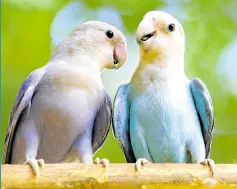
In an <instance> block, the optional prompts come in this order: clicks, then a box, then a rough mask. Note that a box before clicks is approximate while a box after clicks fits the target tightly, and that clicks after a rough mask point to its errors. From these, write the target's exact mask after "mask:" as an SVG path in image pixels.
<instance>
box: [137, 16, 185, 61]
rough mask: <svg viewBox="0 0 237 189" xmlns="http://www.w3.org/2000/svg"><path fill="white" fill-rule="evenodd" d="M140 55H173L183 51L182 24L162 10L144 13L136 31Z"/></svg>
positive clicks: (183, 36)
mask: <svg viewBox="0 0 237 189" xmlns="http://www.w3.org/2000/svg"><path fill="white" fill-rule="evenodd" d="M136 38H137V43H138V45H139V47H140V52H141V54H142V55H144V54H149V57H152V56H154V57H155V56H156V55H157V56H163V57H168V56H174V55H175V54H177V55H180V54H183V53H184V49H185V35H184V30H183V27H182V25H181V24H180V23H179V21H178V20H176V19H175V18H174V17H173V16H171V15H170V14H168V13H165V12H162V11H150V12H148V13H146V14H145V15H144V17H143V19H142V21H141V22H140V24H139V26H138V28H137V32H136Z"/></svg>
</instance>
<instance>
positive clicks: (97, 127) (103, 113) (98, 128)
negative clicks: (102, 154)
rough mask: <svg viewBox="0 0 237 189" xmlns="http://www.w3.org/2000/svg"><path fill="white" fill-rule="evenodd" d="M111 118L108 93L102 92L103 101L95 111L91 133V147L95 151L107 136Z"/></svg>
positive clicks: (110, 104) (110, 103)
mask: <svg viewBox="0 0 237 189" xmlns="http://www.w3.org/2000/svg"><path fill="white" fill-rule="evenodd" d="M111 120H112V102H111V98H110V96H109V94H108V93H107V92H106V91H105V92H104V101H103V102H102V103H101V105H100V109H99V111H98V112H97V115H96V118H95V121H94V126H93V133H92V148H93V153H95V152H96V151H97V150H98V149H99V148H100V147H101V146H102V145H103V143H104V141H105V139H106V137H107V136H108V133H109V129H110V125H111Z"/></svg>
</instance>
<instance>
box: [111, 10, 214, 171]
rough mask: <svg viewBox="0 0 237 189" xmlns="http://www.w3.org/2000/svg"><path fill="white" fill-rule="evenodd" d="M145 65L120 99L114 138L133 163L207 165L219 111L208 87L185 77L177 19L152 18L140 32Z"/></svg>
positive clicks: (148, 15) (148, 16) (121, 90)
mask: <svg viewBox="0 0 237 189" xmlns="http://www.w3.org/2000/svg"><path fill="white" fill-rule="evenodd" d="M136 40H137V43H138V45H139V49H140V61H139V65H138V67H137V69H136V70H135V72H134V74H133V76H132V78H131V80H130V82H129V83H128V84H124V85H121V86H120V87H119V89H118V91H117V93H116V97H115V100H114V111H113V132H114V135H115V137H116V139H117V140H118V141H119V143H120V146H121V148H122V150H123V152H124V155H125V157H126V160H127V162H129V163H135V162H136V168H137V170H138V171H139V170H140V168H141V166H142V165H144V164H146V163H149V162H154V163H202V164H204V165H206V166H209V168H210V170H211V172H212V174H213V171H214V168H215V164H214V161H213V160H212V159H209V156H210V151H211V143H212V139H213V131H214V109H213V103H212V99H211V96H210V94H209V91H208V89H207V87H206V86H205V84H204V83H203V82H202V81H201V80H200V79H198V78H195V79H192V80H190V79H188V78H187V76H186V75H185V72H184V52H185V34H184V30H183V27H182V25H181V24H180V23H179V21H178V20H176V19H175V18H174V17H173V16H171V15H170V14H168V13H165V12H162V11H150V12H148V13H146V14H145V15H144V17H143V19H142V21H141V22H140V24H139V26H138V28H137V31H136Z"/></svg>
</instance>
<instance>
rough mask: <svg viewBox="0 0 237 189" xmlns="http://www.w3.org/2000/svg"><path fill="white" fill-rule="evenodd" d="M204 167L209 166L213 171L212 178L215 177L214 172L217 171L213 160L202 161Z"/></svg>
mask: <svg viewBox="0 0 237 189" xmlns="http://www.w3.org/2000/svg"><path fill="white" fill-rule="evenodd" d="M201 164H202V165H205V166H208V167H209V168H210V170H211V173H212V177H213V176H214V171H215V167H216V166H215V162H214V161H213V160H212V159H204V160H203V161H201Z"/></svg>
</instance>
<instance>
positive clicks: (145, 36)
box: [136, 18, 156, 44]
mask: <svg viewBox="0 0 237 189" xmlns="http://www.w3.org/2000/svg"><path fill="white" fill-rule="evenodd" d="M155 34H156V27H155V23H154V21H153V20H152V19H151V18H144V19H143V20H142V21H141V22H140V24H139V26H138V28H137V31H136V38H137V43H138V44H141V43H143V42H144V41H147V40H149V39H150V38H152V37H153V36H155Z"/></svg>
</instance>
